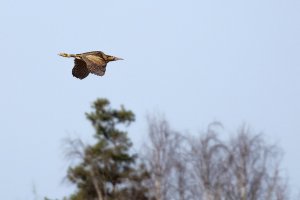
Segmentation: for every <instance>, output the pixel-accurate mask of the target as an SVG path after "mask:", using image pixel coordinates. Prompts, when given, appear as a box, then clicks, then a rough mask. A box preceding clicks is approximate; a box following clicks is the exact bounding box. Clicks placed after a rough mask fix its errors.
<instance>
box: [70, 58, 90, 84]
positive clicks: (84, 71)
mask: <svg viewBox="0 0 300 200" xmlns="http://www.w3.org/2000/svg"><path fill="white" fill-rule="evenodd" d="M74 64H75V65H74V67H73V69H72V74H73V76H75V77H76V78H79V79H84V78H85V77H87V76H88V75H89V73H90V72H89V70H88V68H87V67H86V63H85V62H84V61H83V60H80V59H77V58H75V60H74Z"/></svg>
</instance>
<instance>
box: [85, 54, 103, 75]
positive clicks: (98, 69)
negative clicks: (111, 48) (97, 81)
mask: <svg viewBox="0 0 300 200" xmlns="http://www.w3.org/2000/svg"><path fill="white" fill-rule="evenodd" d="M82 59H83V60H84V61H85V62H86V67H87V68H88V70H89V71H90V72H91V73H93V74H95V75H98V76H103V75H104V74H105V71H106V62H105V61H104V60H103V59H102V58H100V57H99V56H95V55H86V56H84V57H82Z"/></svg>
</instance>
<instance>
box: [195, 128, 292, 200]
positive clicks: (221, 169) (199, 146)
mask: <svg viewBox="0 0 300 200" xmlns="http://www.w3.org/2000/svg"><path fill="white" fill-rule="evenodd" d="M190 146H191V148H190V154H189V160H190V163H191V165H192V170H191V174H192V176H191V181H193V182H194V183H195V184H194V187H192V188H191V189H192V193H193V194H194V196H193V197H194V199H205V200H236V199H239V200H284V199H287V191H286V185H285V183H284V181H283V178H282V177H281V175H280V174H281V173H280V161H281V155H282V154H281V152H280V150H279V149H278V147H276V146H275V145H273V146H272V145H268V144H266V143H265V141H264V140H263V138H262V135H252V134H251V133H250V132H249V131H248V130H247V129H246V128H245V127H243V128H242V129H241V130H239V132H238V134H237V135H236V136H235V137H233V138H232V139H231V140H230V141H229V142H222V141H221V140H220V139H219V138H218V135H217V134H216V133H215V132H214V131H212V130H210V129H208V131H207V133H206V134H204V135H202V136H200V138H199V139H198V140H197V138H191V139H190Z"/></svg>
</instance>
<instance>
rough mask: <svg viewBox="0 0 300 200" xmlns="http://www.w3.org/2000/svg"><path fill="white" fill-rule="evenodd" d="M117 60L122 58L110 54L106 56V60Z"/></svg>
mask: <svg viewBox="0 0 300 200" xmlns="http://www.w3.org/2000/svg"><path fill="white" fill-rule="evenodd" d="M117 60H124V59H123V58H118V57H115V56H110V55H108V56H107V61H108V62H110V61H117Z"/></svg>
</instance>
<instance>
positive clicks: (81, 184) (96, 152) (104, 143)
mask: <svg viewBox="0 0 300 200" xmlns="http://www.w3.org/2000/svg"><path fill="white" fill-rule="evenodd" d="M86 116H87V119H88V120H89V121H91V123H92V125H93V126H94V128H95V131H96V134H95V138H96V140H97V141H96V143H95V144H94V145H92V146H83V147H82V148H83V150H82V152H81V154H80V155H81V156H80V158H81V161H80V163H79V164H78V165H77V166H73V167H70V168H69V170H68V176H67V177H68V179H69V181H71V182H72V183H74V184H76V186H77V191H76V193H75V194H73V195H71V197H70V199H71V200H83V199H84V200H88V199H103V200H104V199H105V200H113V199H141V200H143V199H145V200H146V199H150V198H148V197H147V192H148V190H147V188H146V187H145V186H144V184H143V182H144V180H147V179H148V178H149V174H148V173H147V171H146V169H145V168H144V166H143V165H139V166H138V165H137V164H136V159H137V155H136V154H130V153H129V150H130V148H131V146H132V142H131V141H130V140H129V139H128V137H127V132H125V131H122V130H120V127H121V126H120V125H125V126H128V125H130V123H131V122H133V121H134V119H135V118H134V114H133V113H132V112H131V111H128V110H126V109H125V108H124V107H123V106H121V108H120V109H119V110H117V109H112V108H111V107H110V102H109V101H108V100H107V99H98V100H96V101H95V102H94V103H93V105H92V112H90V113H86ZM73 148H74V146H73ZM78 148H79V147H75V149H73V150H74V152H75V153H77V154H78V152H79V151H78Z"/></svg>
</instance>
